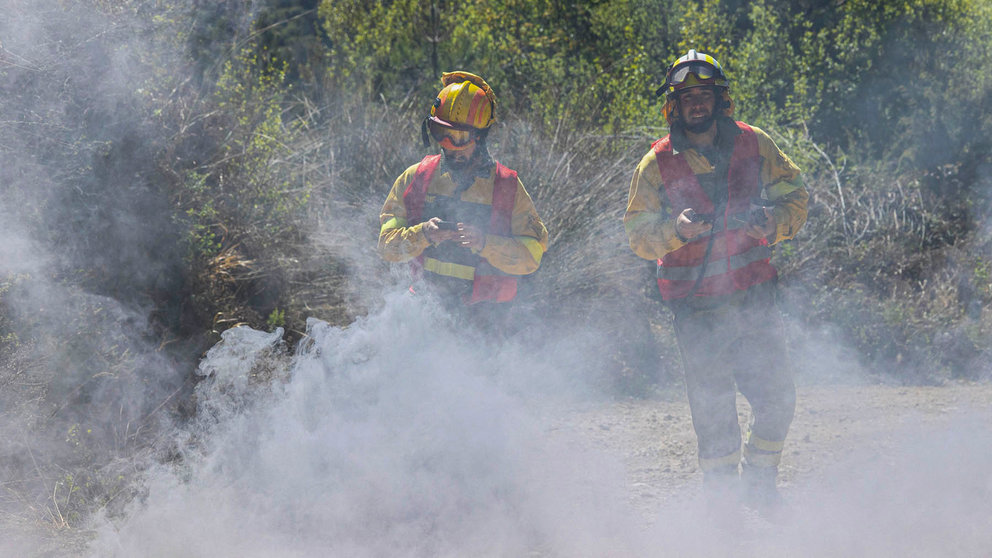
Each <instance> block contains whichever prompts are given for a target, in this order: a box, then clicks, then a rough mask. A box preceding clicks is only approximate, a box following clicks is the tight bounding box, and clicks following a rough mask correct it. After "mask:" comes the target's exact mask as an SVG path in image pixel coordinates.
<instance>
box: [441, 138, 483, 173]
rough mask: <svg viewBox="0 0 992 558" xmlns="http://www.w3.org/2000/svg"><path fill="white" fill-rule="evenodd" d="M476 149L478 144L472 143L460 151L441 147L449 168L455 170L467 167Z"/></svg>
mask: <svg viewBox="0 0 992 558" xmlns="http://www.w3.org/2000/svg"><path fill="white" fill-rule="evenodd" d="M475 147H476V143H475V142H474V141H472V142H471V143H469V144H468V145H466V146H465V147H462V148H461V149H458V150H454V149H447V148H445V147H441V151H443V152H444V159H445V161H446V162H447V164H448V166H450V167H451V168H452V169H454V170H462V169H464V168H465V167H467V166H468V163H469V161H471V160H472V154H473V153H475Z"/></svg>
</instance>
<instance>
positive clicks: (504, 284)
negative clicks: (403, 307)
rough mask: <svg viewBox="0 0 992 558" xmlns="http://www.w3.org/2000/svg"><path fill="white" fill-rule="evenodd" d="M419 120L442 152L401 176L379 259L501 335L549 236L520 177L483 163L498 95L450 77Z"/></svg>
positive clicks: (476, 80) (478, 81)
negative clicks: (398, 265)
mask: <svg viewBox="0 0 992 558" xmlns="http://www.w3.org/2000/svg"><path fill="white" fill-rule="evenodd" d="M441 84H442V86H443V87H442V89H441V90H440V91H439V92H438V94H437V96H436V97H435V99H434V102H433V104H432V105H431V107H430V114H429V115H428V116H427V117H426V118H425V119H424V121H423V124H422V127H421V132H422V135H423V140H424V146H425V147H428V146H429V145H430V139H431V138H433V139H434V141H436V142H437V143H438V144H439V145H440V147H441V153H440V154H434V155H428V156H426V157H424V159H423V160H422V161H420V162H419V163H417V164H415V165H413V166H411V167H409V168H407V169H406V170H405V171H404V172H403V174H401V175H400V176H399V177H398V178H397V179H396V181H395V182H394V184H393V187H392V190H391V191H390V192H389V195H388V196H387V197H386V202H385V204H384V205H383V207H382V211H381V214H380V223H381V228H380V231H379V245H378V251H379V254H380V255H381V256H382V257H383V258H384V259H385V260H387V261H390V262H410V263H411V267H412V271H413V275H414V278H415V282H414V286H413V287H412V290H414V291H415V292H420V291H433V292H434V293H435V294H437V295H438V297H439V298H440V299H441V300H442V301H443V302H445V303H447V304H448V305H449V306H450V307H451V308H453V309H456V310H458V311H459V312H460V313H467V314H471V315H472V316H473V319H475V320H476V321H477V322H480V323H479V325H483V326H491V327H500V324H501V322H502V321H504V320H505V319H506V309H507V308H508V307H509V303H510V302H511V301H512V300H513V299H514V298H515V297H516V294H517V287H518V277H520V276H521V275H526V274H529V273H533V272H534V271H535V270H537V268H538V266H540V265H541V258H542V257H543V255H544V252H545V250H546V249H547V246H548V231H547V229H546V228H545V227H544V223H543V222H542V221H541V218H540V217H539V216H538V214H537V209H536V208H535V207H534V203H533V202H532V201H531V198H530V195H529V194H528V193H527V190H525V189H524V186H523V184H522V183H521V182H520V179H519V178H517V173H516V172H515V171H513V170H511V169H509V168H507V167H505V166H504V165H502V164H500V163H499V162H497V161H496V160H494V159H493V158H492V156H491V155H490V154H489V149H488V148H487V146H486V136H487V134H488V132H489V130H490V128H491V127H492V126H493V124H494V123H495V122H496V96H495V94H494V93H493V90H492V89H491V88H490V87H489V84H487V83H486V81H485V80H484V79H482V78H481V77H479V76H477V75H474V74H471V73H468V72H449V73H445V74H444V75H443V76H442V78H441Z"/></svg>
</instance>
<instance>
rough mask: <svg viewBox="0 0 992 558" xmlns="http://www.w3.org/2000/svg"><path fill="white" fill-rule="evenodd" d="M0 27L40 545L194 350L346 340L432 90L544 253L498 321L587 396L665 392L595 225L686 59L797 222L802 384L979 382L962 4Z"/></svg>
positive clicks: (80, 11) (121, 491)
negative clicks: (464, 112) (559, 353)
mask: <svg viewBox="0 0 992 558" xmlns="http://www.w3.org/2000/svg"><path fill="white" fill-rule="evenodd" d="M0 8H2V9H0V78H2V79H0V157H2V159H3V163H2V164H0V188H2V189H3V196H2V200H0V216H2V218H3V222H4V223H5V225H6V232H5V235H6V238H5V239H4V245H3V247H2V248H0V254H2V256H0V262H2V265H3V268H2V270H0V364H2V369H3V373H2V376H0V422H3V426H0V430H3V431H6V433H7V434H10V436H7V439H9V440H13V441H12V442H10V443H9V444H8V445H6V446H4V447H3V448H2V451H3V455H2V456H0V457H3V459H4V461H3V462H4V463H8V464H10V465H9V467H10V469H9V470H10V471H14V470H17V471H21V470H24V469H27V468H30V469H32V470H33V471H36V472H37V475H34V473H32V475H33V476H32V477H31V478H30V479H27V478H20V477H17V482H13V483H12V484H10V485H8V486H5V488H7V492H6V494H7V495H6V496H3V497H0V507H15V506H17V507H18V509H31V510H34V512H35V513H36V516H37V517H41V518H44V519H45V520H46V521H50V522H51V523H52V524H53V525H55V526H71V525H74V524H76V522H78V521H79V520H80V519H81V518H83V517H86V516H87V514H90V513H92V512H93V511H94V510H98V509H101V510H102V509H113V507H114V506H115V505H117V504H119V503H121V502H123V501H126V500H127V497H128V490H129V489H128V485H127V482H126V479H127V475H128V474H129V473H130V472H133V471H131V469H129V467H130V466H131V465H132V464H133V463H134V462H135V461H134V460H135V459H136V456H139V455H154V456H156V457H158V458H161V459H169V458H170V455H171V453H170V452H171V449H170V448H169V447H167V445H164V444H160V443H159V440H158V438H157V437H156V432H159V431H160V429H162V428H166V426H163V425H165V424H168V423H169V422H170V421H172V420H175V419H176V418H179V419H182V418H184V417H185V416H186V415H187V414H188V413H189V410H188V409H189V408H190V407H189V405H188V401H187V400H188V398H189V397H188V396H189V394H190V393H191V389H192V384H193V381H194V380H193V378H192V373H191V371H192V370H193V368H194V367H195V362H196V360H197V358H198V357H199V356H200V355H201V354H202V353H203V351H204V350H206V349H207V348H208V347H209V346H210V345H212V344H213V343H214V342H216V341H217V340H218V339H219V334H220V332H222V331H223V330H225V329H227V328H229V327H232V326H234V325H237V324H248V325H251V326H252V327H255V328H258V329H264V330H273V329H274V328H276V327H284V328H285V329H286V331H287V340H288V341H289V343H290V344H292V343H295V342H296V341H298V340H299V339H300V338H301V336H302V335H303V332H304V329H305V320H306V319H307V318H308V317H317V318H320V319H323V320H326V321H328V322H331V323H332V324H336V325H341V326H345V325H347V324H349V323H351V322H352V320H354V319H355V318H356V317H357V316H361V315H363V314H365V313H367V312H368V311H369V310H370V309H372V308H375V307H376V305H378V304H380V303H381V293H382V292H383V290H384V289H389V288H396V287H397V285H399V284H401V282H402V280H401V278H402V274H403V273H404V270H403V269H399V268H398V267H397V268H393V267H390V266H389V265H387V264H385V263H383V262H381V261H380V260H379V259H378V258H377V257H376V255H375V253H374V247H375V239H376V235H377V233H378V228H379V223H378V211H379V208H380V206H381V204H382V202H383V200H384V199H385V196H386V193H387V191H388V188H389V187H390V185H391V184H392V181H393V180H394V178H395V177H396V176H397V175H398V174H399V173H400V172H402V170H403V169H405V168H406V167H407V166H408V165H410V164H412V163H414V162H416V161H418V160H419V159H420V158H421V157H423V156H424V155H425V154H427V153H428V150H425V149H424V148H423V147H422V145H421V143H420V122H421V120H422V118H423V117H424V115H425V114H426V112H427V111H428V109H429V106H430V102H431V101H432V100H433V97H434V94H435V93H436V91H437V89H438V88H439V78H440V73H441V72H442V71H449V70H453V69H462V70H467V71H472V72H475V73H478V74H480V75H482V76H484V77H485V78H486V79H487V80H488V82H489V83H490V84H491V85H492V86H493V88H494V90H495V92H496V95H497V98H498V101H499V106H498V109H497V117H498V119H499V122H498V124H497V127H496V128H495V130H494V131H493V133H492V136H491V142H490V143H491V149H492V151H493V153H494V155H495V156H496V157H497V158H498V159H500V160H501V161H503V162H505V163H506V164H507V165H508V166H510V167H512V168H514V169H516V170H517V171H518V172H519V173H520V176H521V179H522V180H523V182H524V184H525V185H526V187H527V188H528V190H529V192H530V193H531V195H532V197H533V198H534V201H535V204H536V205H537V208H538V210H539V212H540V213H541V215H542V217H543V218H544V220H545V222H546V224H547V226H548V229H549V231H550V234H551V247H550V249H549V251H548V253H547V255H546V256H545V259H544V262H543V263H542V266H541V269H540V270H539V271H538V272H537V273H536V274H535V275H534V276H532V277H530V278H528V279H527V281H526V284H525V289H526V290H525V292H524V296H523V299H522V300H521V303H520V306H521V307H522V308H528V309H532V310H533V311H534V315H541V316H547V320H548V321H547V322H544V323H542V324H534V325H533V327H549V324H553V323H555V322H554V320H585V321H594V322H596V323H598V324H599V327H602V328H603V331H607V332H610V335H609V337H611V338H615V339H623V340H624V341H623V342H621V343H620V344H618V345H617V346H615V347H612V349H613V350H615V352H616V357H615V361H616V368H615V370H610V371H606V372H607V375H608V377H609V378H610V379H609V382H608V388H609V389H610V390H612V391H611V393H613V394H617V395H633V396H641V397H642V396H649V395H651V393H652V390H654V389H655V388H656V387H657V386H658V385H664V384H667V383H671V382H674V381H676V380H677V378H678V374H679V372H678V368H677V350H676V349H675V347H674V341H673V339H672V336H671V332H670V330H669V329H668V325H667V311H666V310H665V308H664V307H663V306H662V305H661V304H660V303H658V302H656V301H655V300H653V299H652V298H650V297H649V296H646V294H645V293H646V292H647V291H649V290H650V288H649V287H650V272H649V270H648V262H644V261H642V260H639V259H638V258H636V257H635V256H634V255H633V254H632V253H631V252H630V250H629V248H628V247H627V245H626V239H625V237H624V234H623V227H622V224H621V222H620V217H621V216H622V214H623V210H624V207H625V204H626V196H627V186H628V183H629V180H630V176H631V175H632V172H633V169H634V166H635V165H636V163H637V161H638V160H639V159H640V157H641V156H642V155H643V154H644V153H645V152H646V151H647V149H648V148H649V146H650V144H651V142H652V141H653V140H654V139H656V138H658V137H661V136H663V135H664V134H665V133H666V130H665V122H664V120H663V118H662V116H661V111H660V108H661V101H662V99H661V98H659V97H657V96H656V95H655V89H656V88H657V87H658V86H659V85H660V84H661V83H662V81H663V79H664V73H665V69H666V67H667V66H668V64H669V63H670V62H671V61H673V60H674V59H675V58H677V57H678V56H679V55H680V54H682V53H684V52H685V51H686V50H687V49H689V48H695V49H697V50H699V51H702V52H707V53H710V54H712V55H714V56H715V57H716V58H717V59H718V60H720V62H721V63H722V65H723V67H724V68H725V69H726V71H727V73H728V75H729V77H730V80H731V92H732V96H733V98H734V100H735V102H736V107H737V112H736V114H735V116H736V117H737V118H739V119H742V120H745V121H747V122H749V123H751V124H753V125H755V126H758V127H760V128H762V129H764V130H765V131H767V132H768V133H770V134H771V135H772V137H773V138H774V139H775V140H776V142H777V143H778V144H779V146H780V147H781V148H782V149H783V150H784V151H785V152H786V153H788V154H789V155H790V156H791V157H792V158H793V159H794V160H795V161H796V162H797V163H798V164H799V165H800V166H801V167H802V169H803V171H804V173H805V179H806V184H807V187H808V189H809V191H810V194H811V199H810V207H809V209H810V211H809V220H808V224H807V226H806V229H805V230H804V231H803V232H802V233H801V234H800V235H799V236H798V237H797V238H796V239H795V240H793V241H790V242H788V243H785V244H784V245H782V246H780V247H779V248H777V250H776V252H775V256H774V258H775V262H776V263H777V265H778V266H779V269H780V272H781V276H782V278H781V282H782V286H783V293H784V297H783V301H784V304H783V309H784V311H785V312H786V314H787V317H788V319H789V323H790V324H791V325H792V327H790V331H791V335H793V336H794V338H793V339H792V340H791V345H792V346H796V347H808V349H807V351H808V352H806V353H803V354H801V355H799V361H800V364H802V363H803V362H807V361H814V360H816V358H817V356H818V354H817V353H816V351H819V350H821V349H822V348H823V347H824V346H825V345H828V344H829V345H830V348H829V349H827V350H835V349H836V348H837V347H843V350H845V351H847V350H850V351H852V353H853V357H852V358H853V360H854V361H855V362H858V363H860V364H861V365H863V366H864V367H865V368H867V369H869V370H872V371H874V373H875V374H876V375H877V377H878V379H879V380H880V381H897V382H905V383H939V382H941V381H943V380H945V379H948V378H968V379H978V378H983V377H985V378H987V377H988V374H989V371H990V363H992V311H990V310H989V305H990V303H992V221H990V216H992V194H990V192H992V155H990V153H992V76H990V74H989V73H988V72H987V71H985V70H986V69H987V68H989V67H992V5H990V4H989V3H988V2H985V1H984V0H880V1H879V0H847V1H843V2H838V1H836V0H798V1H794V0H789V1H785V0H756V1H752V2H743V1H739V0H722V1H721V0H699V1H678V2H676V1H672V0H599V1H594V2H562V1H557V0H527V1H523V0H495V1H476V0H472V1H464V2H447V1H434V2H424V1H421V0H416V1H414V0H395V1H389V2H367V1H365V0H335V1H331V0H298V1H292V0H264V1H256V2H210V1H197V0H189V1H179V0H84V1H80V2H71V3H66V2H60V1H57V0H39V1H34V2H25V1H20V0H0ZM659 362H660V363H661V365H659V364H658V363H659ZM800 369H801V370H802V369H803V367H802V366H800ZM150 371H154V372H150ZM818 374H819V372H810V371H808V370H807V371H806V372H805V376H804V377H805V378H806V379H807V380H810V381H818V380H820V379H822V378H821V377H820V376H819V375H818ZM24 432H28V433H30V436H25V435H24V434H23V433H24ZM12 433H18V434H17V435H16V436H15V435H13V434H12ZM29 438H30V442H29ZM32 444H43V445H44V447H45V448H46V452H45V454H44V455H43V456H39V458H40V459H34V461H33V463H32V458H31V456H28V455H26V454H25V452H24V449H25V447H30V446H31V445H32ZM35 447H38V446H35ZM4 466H5V467H6V466H8V465H4ZM11 478H13V477H11Z"/></svg>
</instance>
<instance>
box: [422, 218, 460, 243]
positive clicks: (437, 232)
mask: <svg viewBox="0 0 992 558" xmlns="http://www.w3.org/2000/svg"><path fill="white" fill-rule="evenodd" d="M440 222H441V218H440V217H431V218H430V219H428V220H426V221H424V223H423V231H424V236H426V237H427V241H428V242H430V243H431V244H434V245H438V244H441V243H442V242H444V241H446V240H456V239H457V238H458V236H459V235H458V231H457V230H451V229H442V228H440V227H439V226H438V224H439V223H440Z"/></svg>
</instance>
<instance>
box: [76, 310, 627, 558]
mask: <svg viewBox="0 0 992 558" xmlns="http://www.w3.org/2000/svg"><path fill="white" fill-rule="evenodd" d="M280 333H281V332H278V333H276V334H263V333H261V332H256V331H253V330H250V329H247V328H236V329H233V330H229V331H228V332H226V333H225V336H224V341H223V342H222V344H221V345H220V346H218V347H215V348H214V349H213V350H211V352H210V353H209V354H208V355H207V357H206V359H205V361H204V362H203V364H202V365H201V367H200V370H201V372H204V373H208V374H209V377H208V378H207V379H206V380H205V381H204V382H203V383H201V384H200V386H199V387H198V390H197V397H198V398H199V403H198V405H199V410H200V412H201V417H200V419H199V420H198V422H197V425H196V427H195V428H194V430H193V431H190V432H187V433H185V434H187V435H189V436H190V437H191V439H195V445H194V444H193V443H192V442H190V441H189V440H187V441H186V442H185V443H186V444H187V447H189V448H190V449H189V450H188V451H187V452H186V454H185V456H184V457H185V459H184V461H183V462H182V463H180V464H177V465H172V466H163V467H161V468H159V469H158V470H157V471H156V472H154V473H153V474H151V475H150V477H149V481H148V496H147V498H144V499H143V500H142V501H141V502H140V503H136V504H135V505H134V506H133V508H132V509H131V510H130V511H129V513H128V514H127V515H126V516H125V517H124V518H122V519H120V520H119V521H114V522H108V523H106V524H104V525H103V526H102V527H101V529H100V532H101V536H100V537H99V539H98V541H97V542H96V543H95V544H94V546H93V552H94V555H95V556H108V555H113V556H137V555H140V556H176V555H183V556H234V555H237V556H315V555H324V556H467V555H475V556H479V555H495V556H521V555H526V554H527V553H528V552H531V551H537V552H548V553H551V554H552V555H561V556H601V555H606V554H608V553H610V552H612V551H614V550H617V549H626V550H625V551H624V552H623V553H624V554H629V553H630V552H635V551H634V549H633V548H631V546H630V545H632V544H634V542H633V541H634V540H635V537H634V535H635V533H636V527H637V522H636V521H632V520H631V517H629V514H628V512H627V511H626V510H625V506H623V505H622V500H623V496H624V490H623V474H622V473H623V471H622V468H621V467H620V465H619V463H618V462H617V461H616V460H615V459H612V458H609V457H607V456H604V455H603V454H601V453H600V452H597V451H595V450H593V449H591V448H590V447H588V444H586V443H584V442H583V441H582V440H581V439H580V438H577V437H575V436H574V435H573V434H572V433H569V432H568V431H567V430H559V429H555V428H554V427H553V423H552V422H551V421H548V420H545V419H543V418H542V417H546V416H547V411H548V409H550V407H553V406H554V404H550V406H549V400H548V399H547V397H548V396H549V394H544V395H542V396H541V397H540V398H539V399H536V398H534V397H528V396H525V395H524V393H525V386H524V385H523V384H522V382H527V381H530V380H531V379H534V380H537V381H535V382H534V383H535V385H539V386H540V385H542V381H540V380H539V379H538V378H534V377H533V376H534V375H544V376H545V378H544V381H543V385H545V386H549V384H548V382H549V380H548V378H549V377H551V376H555V375H558V378H557V380H560V379H561V376H562V375H564V374H571V373H575V374H582V373H584V371H583V370H582V369H572V370H567V369H562V368H561V366H562V365H564V366H565V367H568V366H569V365H570V363H571V362H574V361H572V360H571V359H570V358H561V359H560V362H556V360H559V359H558V357H559V356H562V357H564V356H565V355H561V354H560V353H558V351H557V350H555V348H554V347H547V349H548V350H547V351H546V352H541V353H536V354H530V355H525V354H521V353H520V352H519V350H518V349H517V348H508V347H513V346H512V344H511V345H509V346H507V347H504V348H502V349H501V348H498V347H496V346H495V345H491V344H489V343H488V342H487V340H485V339H483V338H482V337H480V336H476V335H474V334H466V333H464V332H462V333H461V334H456V333H453V332H452V331H451V329H449V328H448V325H447V320H446V318H445V316H443V315H442V314H440V313H437V312H435V311H434V310H433V309H431V308H430V307H429V306H427V305H425V304H423V303H422V302H421V301H419V300H416V299H414V298H411V297H408V296H399V297H396V298H392V299H390V300H389V301H387V304H386V306H385V307H384V309H383V311H382V312H381V313H379V314H377V315H373V316H371V317H369V318H367V319H361V320H359V321H358V322H356V323H355V324H353V325H351V326H350V327H348V328H344V329H341V328H333V327H330V326H328V325H327V324H325V323H323V322H320V321H316V320H311V322H310V324H309V328H308V335H309V341H308V342H307V343H304V344H302V345H301V349H300V350H299V351H298V353H297V354H296V355H295V356H294V357H293V358H292V362H291V364H290V365H289V366H288V368H287V367H285V366H281V365H280V362H281V361H280V360H279V358H278V353H279V351H278V346H279V334H280ZM573 352H576V353H580V352H581V351H573ZM580 356H581V355H580ZM584 358H585V359H586V360H587V361H588V360H590V359H592V360H594V358H593V355H584ZM260 362H261V365H260ZM259 370H263V371H267V372H263V375H271V377H276V378H278V377H280V376H286V377H285V381H282V382H279V381H277V387H276V388H275V389H274V391H273V392H272V393H271V394H269V395H267V396H263V397H261V400H253V399H252V397H251V396H249V395H248V392H249V391H250V390H251V384H252V381H251V378H252V375H253V374H256V373H258V371H259ZM557 380H555V381H557ZM256 388H257V386H256ZM255 392H256V393H258V392H259V390H257V389H256V390H255ZM261 392H262V393H264V390H262V391H261ZM540 399H544V402H543V403H541V402H540ZM554 399H557V400H558V401H559V402H561V401H562V398H560V397H559V398H552V400H554ZM566 399H567V398H566ZM191 541H192V544H191ZM635 554H636V552H635Z"/></svg>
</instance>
